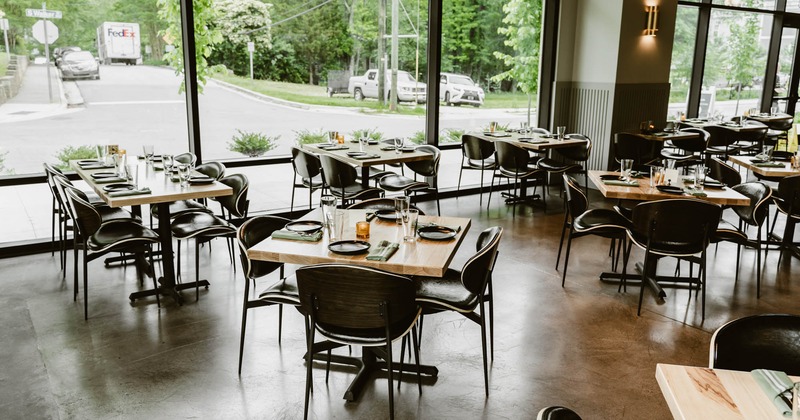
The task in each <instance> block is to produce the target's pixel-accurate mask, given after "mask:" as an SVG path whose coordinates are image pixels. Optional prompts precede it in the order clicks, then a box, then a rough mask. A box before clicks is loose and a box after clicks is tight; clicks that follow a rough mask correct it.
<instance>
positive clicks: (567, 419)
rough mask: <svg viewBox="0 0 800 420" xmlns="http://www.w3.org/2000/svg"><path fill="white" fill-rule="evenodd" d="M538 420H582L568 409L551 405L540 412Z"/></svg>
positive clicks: (537, 416)
mask: <svg viewBox="0 0 800 420" xmlns="http://www.w3.org/2000/svg"><path fill="white" fill-rule="evenodd" d="M536 420H581V416H579V415H578V413H576V412H575V411H573V410H572V409H569V408H567V407H562V406H559V405H551V406H550V407H545V408H543V409H541V410H539V413H538V414H537V415H536Z"/></svg>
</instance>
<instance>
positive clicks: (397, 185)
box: [378, 144, 442, 215]
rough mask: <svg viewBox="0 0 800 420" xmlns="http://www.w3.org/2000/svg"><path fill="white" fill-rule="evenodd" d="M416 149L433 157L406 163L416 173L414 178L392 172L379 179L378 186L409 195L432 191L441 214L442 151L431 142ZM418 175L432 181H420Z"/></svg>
mask: <svg viewBox="0 0 800 420" xmlns="http://www.w3.org/2000/svg"><path fill="white" fill-rule="evenodd" d="M416 151H417V152H420V153H428V154H430V155H431V157H430V159H425V160H417V161H412V162H405V163H404V165H405V167H407V168H408V169H410V170H411V172H413V173H414V178H409V177H407V176H404V175H398V174H391V175H387V176H384V177H383V178H381V179H380V181H378V186H379V187H380V188H381V189H383V190H384V191H388V192H402V193H403V194H405V195H407V196H408V195H411V194H418V193H422V192H432V193H434V195H435V196H436V210H437V211H438V214H439V215H441V214H442V209H441V206H440V205H439V186H438V180H437V179H436V178H437V175H438V174H439V161H440V160H441V157H442V152H441V151H440V150H439V148H438V147H436V146H431V145H429V144H423V145H421V146H417V148H416ZM417 176H421V177H426V178H431V179H432V181H431V182H428V181H418V180H417Z"/></svg>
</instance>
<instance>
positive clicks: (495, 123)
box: [489, 121, 497, 133]
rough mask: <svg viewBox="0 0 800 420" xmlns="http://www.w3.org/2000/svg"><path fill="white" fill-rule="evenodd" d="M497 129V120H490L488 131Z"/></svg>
mask: <svg viewBox="0 0 800 420" xmlns="http://www.w3.org/2000/svg"><path fill="white" fill-rule="evenodd" d="M495 131H497V121H492V122H490V123H489V132H491V133H494V132H495Z"/></svg>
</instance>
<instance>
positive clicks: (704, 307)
mask: <svg viewBox="0 0 800 420" xmlns="http://www.w3.org/2000/svg"><path fill="white" fill-rule="evenodd" d="M700 264H702V267H701V268H700V271H702V275H701V277H702V280H701V281H702V282H703V283H702V284H701V285H700V286H701V289H700V290H701V292H702V293H703V299H702V306H703V307H702V311H701V313H702V319H703V320H705V319H706V251H703V253H702V255H701V256H700Z"/></svg>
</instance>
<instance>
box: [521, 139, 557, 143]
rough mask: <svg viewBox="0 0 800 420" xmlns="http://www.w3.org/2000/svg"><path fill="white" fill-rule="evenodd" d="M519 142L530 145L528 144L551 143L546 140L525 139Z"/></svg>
mask: <svg viewBox="0 0 800 420" xmlns="http://www.w3.org/2000/svg"><path fill="white" fill-rule="evenodd" d="M519 141H521V142H523V143H528V144H544V143H550V140H546V139H524V140H523V139H519Z"/></svg>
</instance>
